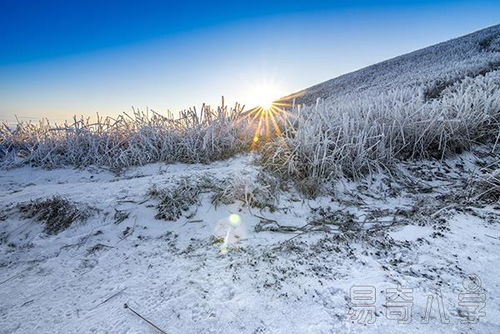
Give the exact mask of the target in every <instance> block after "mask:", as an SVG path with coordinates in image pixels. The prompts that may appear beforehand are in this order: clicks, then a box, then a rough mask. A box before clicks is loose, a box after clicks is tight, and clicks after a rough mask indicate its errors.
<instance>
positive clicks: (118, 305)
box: [0, 147, 500, 334]
mask: <svg viewBox="0 0 500 334" xmlns="http://www.w3.org/2000/svg"><path fill="white" fill-rule="evenodd" d="M490 149H491V147H482V148H478V149H476V150H475V152H473V153H464V154H462V155H460V156H457V157H455V158H453V159H448V160H445V161H441V162H440V161H420V162H408V163H405V164H401V166H400V169H399V172H398V173H397V174H398V175H394V174H393V176H392V177H391V176H389V174H377V175H373V176H371V177H367V178H366V179H365V180H363V181H359V182H347V181H345V182H338V184H336V185H335V186H333V187H328V186H325V188H326V189H327V190H326V192H327V193H328V192H329V193H330V194H331V195H329V196H322V197H318V198H316V199H314V200H312V199H306V198H303V197H302V196H300V195H299V194H298V193H297V192H296V191H294V190H293V189H292V188H290V189H288V190H286V187H281V190H279V191H277V192H276V193H275V196H276V198H277V199H276V201H275V202H274V206H273V209H272V210H270V209H269V208H261V209H259V208H258V207H256V206H255V205H253V207H251V206H248V205H245V203H243V202H242V201H239V200H236V201H235V202H234V203H229V202H231V201H227V199H226V201H225V202H218V203H217V205H214V204H213V198H214V197H213V192H211V191H209V190H207V191H203V192H202V193H201V194H200V195H199V196H200V197H199V200H198V203H196V204H194V205H191V206H190V207H189V208H188V209H187V210H186V211H185V212H184V214H183V216H182V217H180V218H179V219H178V220H176V221H165V220H158V219H155V215H156V214H157V212H158V211H157V210H158V208H157V204H158V199H157V198H155V197H154V196H150V195H148V193H149V190H150V189H152V188H155V189H167V191H168V189H173V188H172V187H175V186H176V182H178V181H179V180H185V182H194V181H195V180H198V179H202V178H205V179H212V180H215V181H213V182H215V184H217V183H224V180H231V181H230V182H225V184H226V186H227V185H229V187H234V188H235V189H236V188H237V189H243V193H244V194H248V193H249V192H250V190H249V189H253V190H252V191H255V190H256V189H257V190H256V191H259V189H262V191H266V188H265V186H262V185H259V186H256V184H257V183H258V182H259V181H258V180H257V179H258V176H259V171H260V167H258V165H256V164H254V163H253V157H252V156H248V155H247V156H240V157H237V158H233V159H230V160H226V161H220V162H216V163H212V164H210V165H183V164H176V165H164V164H151V165H146V166H142V167H137V168H133V169H129V170H127V171H126V172H124V173H122V174H121V175H115V174H112V173H110V172H107V171H103V170H98V169H95V170H92V169H86V170H75V169H55V170H42V169H37V168H31V167H23V168H17V169H12V170H9V171H2V172H1V174H0V198H1V199H2V203H1V204H2V211H1V212H0V254H1V255H0V268H1V270H0V333H161V332H160V330H158V329H156V328H154V327H153V326H151V325H150V324H148V323H147V322H146V321H144V320H143V319H141V318H140V317H139V316H138V315H137V314H136V313H134V311H135V312H137V313H138V314H140V315H142V316H143V317H145V318H146V319H148V320H149V321H151V322H152V323H154V324H155V325H156V326H157V327H158V328H159V329H161V330H163V331H164V332H166V333H183V334H184V333H332V332H340V333H346V332H353V333H358V332H369V333H388V332H392V333H394V332H396V333H399V332H400V333H407V332H426V333H449V332H476V333H498V332H500V279H499V275H500V269H499V268H500V224H499V223H500V204H499V203H498V201H496V202H495V201H490V202H489V203H488V202H483V201H479V200H474V198H473V197H472V200H471V197H470V196H469V195H470V194H471V193H473V192H471V190H470V187H471V184H472V183H471V180H473V179H475V178H477V177H479V176H480V175H481V173H482V171H484V168H489V169H492V168H493V169H494V168H499V159H498V155H493V154H490V153H488V152H490ZM245 189H246V190H247V191H248V193H247V192H245ZM328 189H329V190H328ZM231 190H232V189H227V188H226V189H224V191H223V193H225V194H226V195H227V194H228V193H229V194H233V193H232V192H231ZM233 190H234V189H233ZM219 193H220V191H219ZM234 193H235V194H236V193H237V191H235V192H234ZM56 195H57V196H61V197H63V198H65V199H67V200H68V201H71V202H72V203H76V204H75V205H78V206H80V207H85V208H88V209H86V210H87V211H88V212H90V213H91V215H90V217H89V218H88V219H87V220H85V221H77V222H75V223H73V224H72V225H71V227H69V228H68V229H66V230H64V231H62V232H60V233H58V234H56V235H48V234H46V233H45V232H44V231H43V226H42V224H41V223H39V222H36V221H34V220H33V219H29V218H23V217H24V216H23V215H22V213H20V212H19V211H20V210H19V207H18V204H19V203H29V201H30V200H37V199H46V198H50V197H52V196H56ZM226 197H227V196H226ZM238 198H240V199H241V197H238ZM229 199H230V198H229ZM224 203H229V204H224ZM479 285H480V287H478V286H479ZM398 287H400V288H402V289H412V290H406V291H404V292H405V294H403V295H402V296H401V297H405V298H394V296H395V295H394V294H393V292H394V291H392V290H390V289H392V288H398ZM466 288H467V289H466ZM387 289H389V290H387ZM410 297H411V298H410ZM459 298H462V300H461V304H460V303H459V302H460V300H459ZM464 298H465V299H464ZM483 300H484V301H483ZM466 302H470V303H471V304H469V307H470V310H472V309H473V308H476V309H478V310H480V311H483V312H484V315H482V313H481V312H480V311H478V312H479V313H478V315H479V318H478V319H479V321H478V323H464V322H465V320H467V317H466V316H467V313H466V311H467V307H466V306H467V305H465V304H463V303H466ZM124 304H127V305H128V308H125V307H124ZM429 305H430V306H431V307H429ZM404 311H408V312H407V315H408V316H406V317H405V316H404V314H403V313H398V312H404ZM372 312H373V313H372ZM426 312H427V314H428V317H426V316H425V315H426ZM372 314H373V317H371V315H372ZM471 314H472V313H471ZM403 318H405V319H403ZM398 319H402V322H406V323H398Z"/></svg>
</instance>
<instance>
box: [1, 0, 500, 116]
mask: <svg viewBox="0 0 500 334" xmlns="http://www.w3.org/2000/svg"><path fill="white" fill-rule="evenodd" d="M499 14H500V1H481V0H477V1H439V0H435V1H384V0H378V1H316V0H288V1H282V0H278V1H270V0H269V1H261V0H252V1H236V0H235V1H227V2H223V1H217V0H215V1H214V0H211V1H208V0H204V1H188V0H184V1H148V0H142V1H127V0H120V1H95V0H82V1H78V0H72V1H71V0H44V1H40V0H36V1H28V0H25V1H22V0H0V119H1V120H6V121H8V122H13V121H14V120H15V115H17V116H18V117H19V118H20V119H21V120H27V119H38V118H42V117H47V118H49V119H50V120H52V121H62V120H64V119H69V118H71V116H72V115H73V114H78V115H79V114H84V115H95V113H96V112H98V113H100V114H101V115H116V114H118V113H120V112H123V111H129V110H130V109H131V106H136V107H139V108H146V107H149V108H151V109H154V110H156V111H159V112H163V111H165V110H167V109H170V110H172V111H176V110H179V109H183V108H187V107H190V106H194V105H196V106H199V105H201V103H202V102H207V103H209V104H217V103H218V102H219V100H220V96H222V95H224V96H225V97H226V100H227V101H228V102H229V103H232V102H234V101H236V100H238V101H240V102H242V103H244V104H247V105H252V104H255V103H256V101H257V100H256V98H255V96H256V95H258V94H259V93H261V92H259V90H262V89H265V90H266V91H267V92H268V93H270V94H273V96H274V95H276V97H280V96H283V95H287V94H290V93H292V92H295V91H297V90H300V89H303V88H306V87H308V86H311V85H314V84H317V83H319V82H322V81H325V80H328V79H331V78H333V77H335V76H338V75H340V74H343V73H347V72H350V71H353V70H356V69H359V68H362V67H364V66H366V65H370V64H373V63H376V62H379V61H382V60H385V59H387V58H391V57H394V56H397V55H400V54H403V53H406V52H410V51H413V50H415V49H419V48H422V47H425V46H429V45H432V44H435V43H437V42H441V41H444V40H448V39H450V38H454V37H458V36H460V35H463V34H466V33H469V32H472V31H475V30H478V29H481V28H485V27H487V26H491V25H494V24H498V23H500V15H499ZM262 87H264V88H262Z"/></svg>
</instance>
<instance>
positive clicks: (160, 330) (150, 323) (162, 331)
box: [123, 303, 167, 334]
mask: <svg viewBox="0 0 500 334" xmlns="http://www.w3.org/2000/svg"><path fill="white" fill-rule="evenodd" d="M123 307H124V308H126V309H129V310H130V311H131V312H132V313H134V314H135V315H136V316H138V317H139V318H141V319H142V320H144V321H145V322H147V323H148V324H149V325H150V326H152V327H153V328H154V329H156V330H157V331H159V332H160V333H163V334H167V332H165V331H164V330H163V329H161V328H160V327H158V326H156V325H155V324H153V323H152V322H151V321H149V320H148V319H146V318H144V317H143V316H142V315H140V314H139V313H137V312H136V311H134V310H133V309H132V308H131V307H130V306H128V304H126V303H125V304H124V305H123Z"/></svg>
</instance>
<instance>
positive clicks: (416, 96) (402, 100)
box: [262, 71, 500, 184]
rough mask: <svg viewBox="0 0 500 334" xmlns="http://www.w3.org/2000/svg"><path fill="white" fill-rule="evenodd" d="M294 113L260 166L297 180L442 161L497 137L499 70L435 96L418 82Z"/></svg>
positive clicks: (499, 125) (499, 123) (266, 150)
mask: <svg viewBox="0 0 500 334" xmlns="http://www.w3.org/2000/svg"><path fill="white" fill-rule="evenodd" d="M294 113H295V115H296V118H290V119H289V122H288V124H287V125H286V126H285V131H283V134H284V135H283V137H281V138H277V139H276V140H274V141H273V142H271V143H268V144H267V145H266V146H265V147H264V149H263V155H262V161H263V163H264V165H265V166H267V167H268V168H270V169H271V170H274V171H277V172H279V173H280V174H282V175H289V176H292V177H294V178H295V179H296V180H298V181H300V182H301V183H307V182H308V180H309V181H310V182H313V181H314V182H316V184H317V182H319V181H321V180H323V179H329V178H332V177H338V176H348V177H358V176H361V175H363V174H365V173H367V172H371V171H374V170H377V169H379V168H388V167H390V166H391V165H392V164H393V163H394V162H395V161H397V160H398V159H415V158H428V157H437V158H442V157H444V156H446V155H447V154H449V153H457V152H461V151H462V150H466V149H469V148H470V147H471V146H472V145H474V144H477V143H481V142H487V141H498V139H499V136H500V71H493V72H489V73H487V74H486V75H484V76H482V75H481V76H476V77H474V78H470V77H467V78H465V79H463V80H461V81H460V82H458V83H456V84H454V85H451V86H450V87H447V88H445V89H444V90H443V91H442V92H441V94H440V97H439V98H435V99H426V98H425V97H424V96H423V91H422V89H420V88H418V87H416V88H402V89H393V90H390V91H387V92H378V93H374V92H371V91H369V92H363V93H352V94H347V95H344V96H342V97H338V98H334V99H327V100H323V101H318V103H317V104H316V105H312V106H304V107H297V108H295V111H294ZM497 147H498V146H497ZM498 149H500V147H498Z"/></svg>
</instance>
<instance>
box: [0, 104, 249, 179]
mask: <svg viewBox="0 0 500 334" xmlns="http://www.w3.org/2000/svg"><path fill="white" fill-rule="evenodd" d="M242 111H243V108H242V107H241V106H239V105H238V104H236V105H235V106H234V107H233V108H228V107H227V106H225V105H224V101H223V102H222V105H221V106H219V107H218V108H217V109H215V110H214V109H212V108H210V107H209V106H206V105H203V106H202V108H201V112H197V111H196V110H195V109H190V110H187V111H183V112H181V113H180V117H178V118H174V117H173V116H172V115H169V116H162V115H159V114H157V113H155V112H141V111H137V110H134V112H133V114H132V115H130V116H129V115H128V114H124V115H121V116H119V117H118V118H116V119H114V118H111V117H108V118H98V119H97V120H96V122H91V120H90V119H83V118H82V119H76V118H75V119H74V122H73V123H65V124H64V125H62V126H53V125H50V124H49V123H48V122H47V121H41V122H39V123H38V124H34V123H19V124H18V125H17V126H16V128H15V129H11V128H9V127H8V126H7V125H6V124H3V126H1V127H0V166H1V167H12V166H19V165H22V164H32V165H36V166H42V167H59V166H65V165H71V166H78V167H81V166H88V165H92V164H95V165H100V166H107V167H109V168H112V169H121V168H126V167H129V166H134V165H143V164H147V163H151V162H167V163H172V162H185V163H198V162H201V163H206V162H210V161H213V160H218V159H224V158H227V157H230V156H232V155H234V154H236V153H238V152H241V151H243V150H245V149H246V148H247V147H248V145H247V142H248V138H245V133H246V132H244V131H242V129H243V128H244V127H245V124H246V123H245V122H240V121H239V119H240V115H241V113H242Z"/></svg>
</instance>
